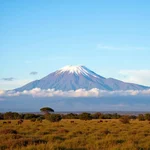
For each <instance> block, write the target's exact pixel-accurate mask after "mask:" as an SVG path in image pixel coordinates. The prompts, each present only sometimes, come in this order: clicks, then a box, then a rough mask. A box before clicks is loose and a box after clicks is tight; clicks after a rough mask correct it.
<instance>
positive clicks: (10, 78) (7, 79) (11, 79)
mask: <svg viewBox="0 0 150 150" xmlns="http://www.w3.org/2000/svg"><path fill="white" fill-rule="evenodd" d="M2 80H4V81H13V80H15V78H13V77H9V78H2Z"/></svg>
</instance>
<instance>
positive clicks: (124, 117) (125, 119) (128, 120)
mask: <svg viewBox="0 0 150 150" xmlns="http://www.w3.org/2000/svg"><path fill="white" fill-rule="evenodd" d="M120 121H121V122H122V123H124V124H126V123H130V117H129V116H127V115H125V116H122V117H121V118H120Z"/></svg>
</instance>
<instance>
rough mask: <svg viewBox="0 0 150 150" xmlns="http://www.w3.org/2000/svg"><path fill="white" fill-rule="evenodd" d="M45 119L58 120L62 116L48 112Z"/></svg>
mask: <svg viewBox="0 0 150 150" xmlns="http://www.w3.org/2000/svg"><path fill="white" fill-rule="evenodd" d="M46 119H47V120H49V121H51V122H59V121H60V120H61V119H62V118H61V115H59V114H49V115H47V117H46Z"/></svg>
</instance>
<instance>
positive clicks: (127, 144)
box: [0, 118, 150, 150]
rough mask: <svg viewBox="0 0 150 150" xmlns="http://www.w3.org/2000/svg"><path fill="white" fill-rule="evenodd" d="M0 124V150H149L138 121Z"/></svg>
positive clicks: (145, 129) (149, 127) (146, 129)
mask: <svg viewBox="0 0 150 150" xmlns="http://www.w3.org/2000/svg"><path fill="white" fill-rule="evenodd" d="M18 121H20V120H19V119H15V120H10V119H9V120H0V150H150V123H149V121H148V120H143V121H140V120H139V119H138V118H136V119H130V121H129V122H128V121H127V122H122V121H121V120H120V119H90V120H84V119H82V120H81V119H63V118H62V119H61V120H60V121H58V122H51V121H49V120H47V119H42V120H40V119H39V120H37V119H24V120H23V121H22V122H21V123H20V122H18Z"/></svg>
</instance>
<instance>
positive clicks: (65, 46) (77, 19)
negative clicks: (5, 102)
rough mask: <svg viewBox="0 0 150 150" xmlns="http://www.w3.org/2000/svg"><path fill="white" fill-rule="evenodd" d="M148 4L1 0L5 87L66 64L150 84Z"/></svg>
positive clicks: (0, 57)
mask: <svg viewBox="0 0 150 150" xmlns="http://www.w3.org/2000/svg"><path fill="white" fill-rule="evenodd" d="M149 8H150V1H148V0H143V1H141V0H132V1H130V0H126V1H120V0H113V1H111V0H94V1H91V0H82V1H81V0H76V1H70V0H43V1H42V0H37V1H34V0H25V1H20V0H14V1H11V0H7V1H5V0H1V2H0V10H1V13H0V68H1V73H0V89H13V88H16V87H18V86H21V85H24V84H25V83H28V82H29V81H32V80H35V79H40V78H42V77H43V76H45V75H47V74H49V73H51V72H53V71H55V70H57V69H59V68H61V67H63V66H65V65H85V66H87V67H88V68H90V69H92V70H93V71H95V72H97V73H98V74H100V75H102V76H105V77H114V78H117V79H120V80H124V81H127V82H135V83H138V84H144V85H149V86H150V65H149V64H150V42H149V41H150V28H149V27H150V9H149ZM31 72H37V73H35V74H34V73H33V74H32V73H31Z"/></svg>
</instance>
